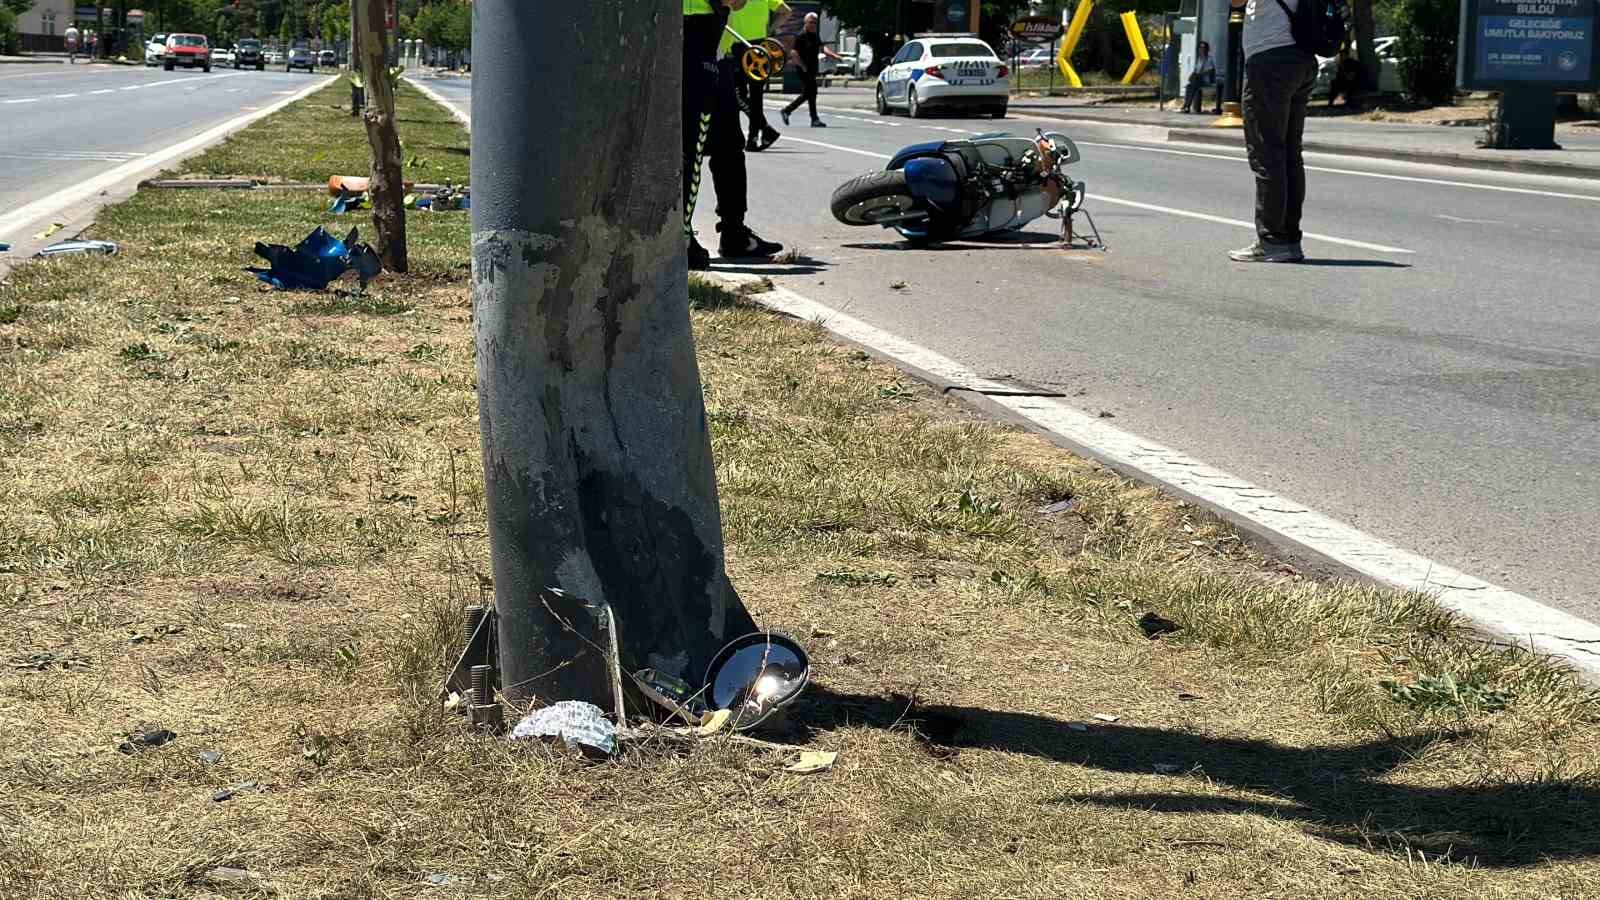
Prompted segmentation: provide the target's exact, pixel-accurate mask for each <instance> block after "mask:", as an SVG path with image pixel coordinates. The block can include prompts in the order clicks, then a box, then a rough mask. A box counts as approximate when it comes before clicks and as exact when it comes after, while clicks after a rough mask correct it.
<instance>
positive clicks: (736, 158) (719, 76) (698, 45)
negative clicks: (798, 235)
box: [683, 0, 783, 269]
mask: <svg viewBox="0 0 1600 900" xmlns="http://www.w3.org/2000/svg"><path fill="white" fill-rule="evenodd" d="M745 2H746V0H683V230H684V234H685V236H686V237H688V239H689V268H690V269H706V268H709V267H710V265H711V254H710V253H709V252H708V251H707V250H706V248H704V247H702V246H700V241H699V240H697V239H696V238H695V236H694V207H695V201H696V200H697V199H698V197H699V194H700V167H701V161H702V159H703V158H704V156H705V153H706V151H707V149H708V146H707V144H708V143H709V150H710V153H711V181H712V183H713V184H715V185H716V188H717V218H718V219H719V221H718V223H717V231H718V232H719V233H721V235H722V238H721V240H720V241H719V244H720V247H721V253H722V256H724V257H727V258H730V259H762V258H766V257H771V256H775V255H777V253H778V252H779V251H781V250H782V249H783V245H782V244H775V243H773V242H771V241H764V240H762V239H761V238H759V237H757V236H756V235H755V233H754V232H752V231H751V230H750V229H749V227H748V226H746V225H745V223H744V216H745V213H746V212H747V211H748V208H749V201H748V198H747V197H746V193H747V191H748V190H749V186H748V184H747V182H746V177H745V169H744V134H743V133H742V131H741V129H740V127H739V98H738V96H737V95H736V94H735V90H736V88H735V86H734V85H735V81H734V79H735V78H744V77H745V76H744V73H743V72H741V71H739V68H738V64H737V63H734V62H733V61H732V60H727V59H724V60H722V61H721V62H720V63H719V62H718V59H717V46H718V45H719V44H720V43H721V42H722V35H723V34H724V33H725V32H724V31H723V28H724V27H725V26H726V25H727V23H728V16H729V15H730V14H731V13H733V12H736V11H738V10H741V9H744V7H745ZM758 2H760V0H758Z"/></svg>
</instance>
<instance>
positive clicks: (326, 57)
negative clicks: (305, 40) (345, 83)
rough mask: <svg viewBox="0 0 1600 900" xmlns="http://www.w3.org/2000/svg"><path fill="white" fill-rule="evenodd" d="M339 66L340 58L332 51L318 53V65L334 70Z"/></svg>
mask: <svg viewBox="0 0 1600 900" xmlns="http://www.w3.org/2000/svg"><path fill="white" fill-rule="evenodd" d="M338 64H339V58H338V57H337V56H335V55H334V52H333V51H332V50H322V51H320V52H318V53H317V65H319V66H324V67H327V68H332V67H334V66H336V65H338Z"/></svg>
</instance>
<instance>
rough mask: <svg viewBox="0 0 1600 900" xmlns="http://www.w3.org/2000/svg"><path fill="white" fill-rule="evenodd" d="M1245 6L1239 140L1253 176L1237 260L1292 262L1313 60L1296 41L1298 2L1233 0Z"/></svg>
mask: <svg viewBox="0 0 1600 900" xmlns="http://www.w3.org/2000/svg"><path fill="white" fill-rule="evenodd" d="M1232 2H1233V6H1234V7H1235V8H1238V7H1241V6H1242V7H1244V10H1245V14H1244V55H1245V63H1244V103H1243V106H1244V140H1245V147H1246V149H1247V150H1248V152H1249V157H1250V168H1251V170H1252V171H1254V172H1255V177H1256V242H1255V243H1254V244H1251V245H1250V246H1248V247H1245V248H1243V249H1240V250H1234V251H1233V252H1231V253H1229V254H1228V256H1229V257H1230V258H1232V259H1233V260H1234V261H1236V262H1299V261H1301V260H1303V259H1305V252H1304V251H1303V250H1302V249H1301V248H1300V240H1301V237H1302V235H1301V232H1300V216H1301V212H1302V210H1303V209H1304V207H1305V201H1306V163H1305V154H1304V149H1303V141H1304V138H1305V130H1306V106H1307V104H1308V103H1309V102H1310V101H1311V90H1312V88H1314V87H1316V85H1317V58H1316V56H1315V55H1313V54H1312V53H1310V52H1309V51H1307V50H1304V49H1302V48H1301V47H1299V46H1298V45H1296V44H1295V40H1294V33H1293V29H1292V26H1291V21H1292V19H1293V12H1294V10H1295V9H1296V8H1297V7H1298V6H1299V4H1300V3H1301V2H1302V0H1232Z"/></svg>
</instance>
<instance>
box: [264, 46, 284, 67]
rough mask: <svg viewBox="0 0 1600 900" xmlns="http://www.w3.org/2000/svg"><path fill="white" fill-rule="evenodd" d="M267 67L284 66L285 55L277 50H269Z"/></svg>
mask: <svg viewBox="0 0 1600 900" xmlns="http://www.w3.org/2000/svg"><path fill="white" fill-rule="evenodd" d="M265 58H266V60H267V65H269V66H277V65H282V64H283V54H282V53H280V52H278V51H277V50H268V51H267V54H266V57H265Z"/></svg>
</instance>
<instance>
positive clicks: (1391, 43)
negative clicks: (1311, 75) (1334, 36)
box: [1311, 37, 1406, 97]
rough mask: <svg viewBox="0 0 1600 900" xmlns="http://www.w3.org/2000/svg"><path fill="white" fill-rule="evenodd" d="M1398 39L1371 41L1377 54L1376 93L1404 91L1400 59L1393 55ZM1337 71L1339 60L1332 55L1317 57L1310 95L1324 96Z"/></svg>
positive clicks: (1385, 38)
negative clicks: (1315, 83) (1315, 76)
mask: <svg viewBox="0 0 1600 900" xmlns="http://www.w3.org/2000/svg"><path fill="white" fill-rule="evenodd" d="M1399 42H1400V39H1399V38H1397V37H1381V38H1376V39H1375V40H1373V42H1372V47H1373V50H1374V51H1375V52H1376V53H1377V56H1378V93H1380V94H1401V93H1404V92H1405V89H1406V85H1405V80H1404V79H1403V78H1401V77H1400V60H1399V58H1398V57H1396V56H1395V55H1394V53H1395V50H1396V49H1397V45H1398V44H1399ZM1338 72H1339V60H1338V58H1336V57H1332V56H1319V57H1317V85H1316V87H1314V88H1312V90H1311V93H1312V96H1316V97H1326V96H1327V95H1328V89H1329V88H1331V87H1333V76H1334V75H1336V74H1338Z"/></svg>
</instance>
